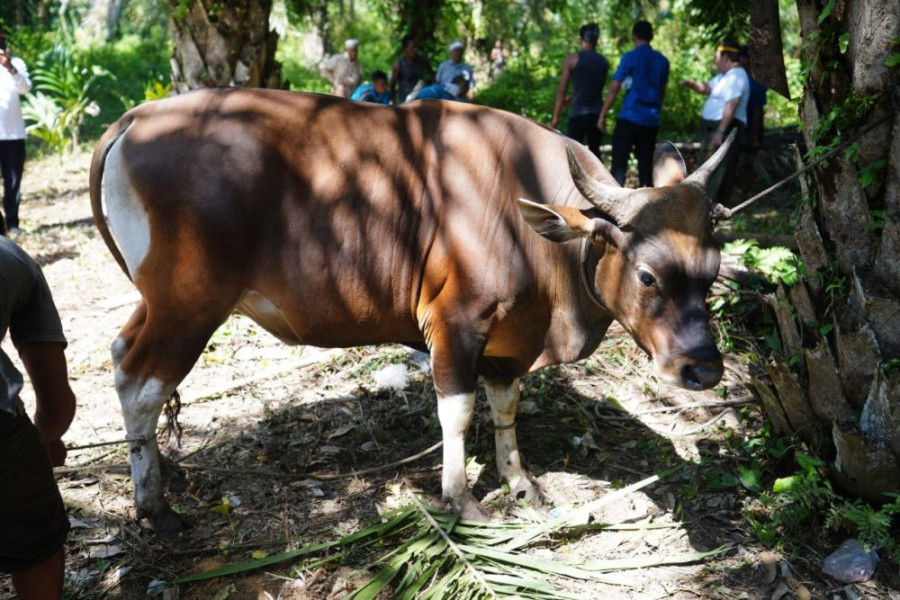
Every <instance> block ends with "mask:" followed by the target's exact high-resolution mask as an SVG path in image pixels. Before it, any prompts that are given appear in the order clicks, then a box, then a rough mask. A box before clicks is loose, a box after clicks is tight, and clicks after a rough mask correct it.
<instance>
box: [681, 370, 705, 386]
mask: <svg viewBox="0 0 900 600" xmlns="http://www.w3.org/2000/svg"><path fill="white" fill-rule="evenodd" d="M681 382H682V384H683V385H684V387H687V388H692V389H697V388H700V387H701V386H702V385H703V384H702V383H701V382H700V379H699V378H698V377H697V375H696V373H695V370H694V366H693V365H685V366H684V367H682V368H681Z"/></svg>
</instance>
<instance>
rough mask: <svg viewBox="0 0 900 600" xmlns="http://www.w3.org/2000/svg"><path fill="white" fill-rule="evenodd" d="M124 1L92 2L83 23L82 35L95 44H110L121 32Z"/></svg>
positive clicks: (96, 0) (102, 0)
mask: <svg viewBox="0 0 900 600" xmlns="http://www.w3.org/2000/svg"><path fill="white" fill-rule="evenodd" d="M121 14H122V0H92V2H91V6H90V8H89V9H88V12H87V15H86V16H85V17H84V20H83V21H82V22H81V33H82V34H83V35H84V36H85V37H86V38H87V39H88V40H91V41H94V42H101V43H102V42H108V41H109V40H111V39H113V38H115V37H116V35H117V34H118V32H119V16H120V15H121Z"/></svg>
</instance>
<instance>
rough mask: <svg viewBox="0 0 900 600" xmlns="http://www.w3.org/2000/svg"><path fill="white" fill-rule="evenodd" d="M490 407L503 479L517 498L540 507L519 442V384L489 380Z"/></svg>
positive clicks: (487, 382) (486, 385)
mask: <svg viewBox="0 0 900 600" xmlns="http://www.w3.org/2000/svg"><path fill="white" fill-rule="evenodd" d="M484 389H485V392H487V399H488V404H490V405H491V414H492V416H493V419H494V443H495V444H496V447H497V470H498V471H499V472H500V479H502V480H503V481H505V482H506V483H508V484H509V488H510V494H512V496H513V497H514V498H520V497H522V498H524V499H525V500H526V501H527V502H529V503H531V504H534V505H537V506H540V504H541V494H540V491H539V489H538V487H537V485H535V483H534V482H533V481H532V480H531V478H530V477H529V475H528V473H527V472H526V471H525V469H524V468H523V467H522V459H521V457H520V456H519V443H518V440H517V439H516V408H517V407H518V405H519V380H518V379H513V380H512V381H491V380H488V379H485V381H484Z"/></svg>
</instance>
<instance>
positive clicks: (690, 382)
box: [681, 363, 723, 390]
mask: <svg viewBox="0 0 900 600" xmlns="http://www.w3.org/2000/svg"><path fill="white" fill-rule="evenodd" d="M722 371H723V368H722V364H721V363H714V364H710V363H695V364H691V365H685V366H683V367H682V368H681V382H682V385H683V386H684V387H686V388H689V389H693V390H705V389H707V388H711V387H713V386H714V385H716V384H717V383H719V381H721V379H722Z"/></svg>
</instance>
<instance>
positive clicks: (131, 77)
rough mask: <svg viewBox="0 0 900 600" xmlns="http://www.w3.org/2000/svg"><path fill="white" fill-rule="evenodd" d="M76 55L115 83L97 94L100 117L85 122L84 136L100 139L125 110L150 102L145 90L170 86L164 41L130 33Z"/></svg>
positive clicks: (168, 43) (169, 47)
mask: <svg viewBox="0 0 900 600" xmlns="http://www.w3.org/2000/svg"><path fill="white" fill-rule="evenodd" d="M78 53H79V60H80V61H81V62H82V63H83V64H87V65H95V66H98V67H101V68H102V69H104V70H106V71H108V72H109V73H111V74H112V75H114V77H115V82H116V83H115V85H108V86H103V87H102V88H101V89H98V90H97V91H96V102H97V104H98V105H99V107H100V118H99V119H94V120H92V121H89V122H88V123H86V127H85V134H86V135H89V136H92V137H93V136H99V135H100V134H101V133H102V132H103V130H104V129H105V128H106V126H107V125H108V124H109V123H111V122H113V121H115V120H116V119H118V118H119V117H120V116H121V114H122V113H123V112H124V111H125V110H127V109H129V108H132V107H133V106H135V105H137V104H139V103H141V102H143V101H145V100H147V99H150V98H148V97H147V91H148V89H150V88H153V87H154V85H155V84H158V85H159V86H162V88H165V87H166V86H170V85H171V83H170V69H171V67H170V65H169V57H170V56H171V55H172V45H171V41H170V40H168V39H167V38H157V37H146V38H142V37H139V36H137V35H134V34H131V35H126V36H125V37H123V38H121V39H119V40H117V41H116V42H114V43H111V44H102V45H92V46H88V47H86V48H80V49H79V50H78ZM151 95H152V91H151Z"/></svg>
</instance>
